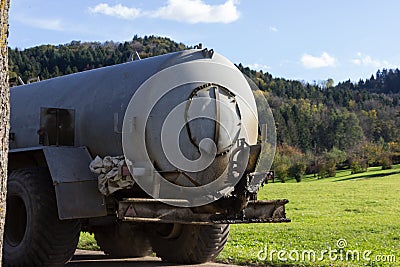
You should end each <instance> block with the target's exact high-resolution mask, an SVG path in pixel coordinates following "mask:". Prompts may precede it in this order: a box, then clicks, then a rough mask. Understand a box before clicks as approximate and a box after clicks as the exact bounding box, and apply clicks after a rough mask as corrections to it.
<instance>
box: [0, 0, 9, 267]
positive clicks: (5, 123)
mask: <svg viewBox="0 0 400 267" xmlns="http://www.w3.org/2000/svg"><path fill="white" fill-rule="evenodd" d="M9 6H10V0H1V11H0V31H1V40H0V54H1V58H0V266H1V265H2V254H3V253H2V251H3V232H4V222H5V214H6V196H7V159H8V131H9V128H10V124H9V118H10V102H9V89H8V42H7V39H8V9H9Z"/></svg>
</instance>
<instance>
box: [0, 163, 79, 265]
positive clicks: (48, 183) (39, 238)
mask: <svg viewBox="0 0 400 267" xmlns="http://www.w3.org/2000/svg"><path fill="white" fill-rule="evenodd" d="M79 233H80V222H79V220H60V219H59V218H58V211H57V204H56V199H55V191H54V186H53V184H52V180H51V177H50V174H49V172H48V171H47V170H45V169H21V170H16V171H13V172H12V173H11V174H10V175H9V177H8V184H7V213H6V222H5V229H4V247H3V264H4V265H3V266H7V267H14V266H15V267H17V266H18V267H28V266H29V267H39V266H63V265H64V263H66V262H67V261H69V260H70V259H71V257H72V255H73V254H74V251H75V249H76V245H77V244H78V240H79Z"/></svg>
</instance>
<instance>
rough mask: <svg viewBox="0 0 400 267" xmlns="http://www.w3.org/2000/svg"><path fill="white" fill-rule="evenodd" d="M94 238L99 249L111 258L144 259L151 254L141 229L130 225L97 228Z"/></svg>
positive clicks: (146, 238)
mask: <svg viewBox="0 0 400 267" xmlns="http://www.w3.org/2000/svg"><path fill="white" fill-rule="evenodd" d="M94 237H95V239H96V242H97V245H98V246H99V247H100V249H101V250H102V251H104V253H105V254H107V255H110V256H111V257H113V258H136V257H144V256H149V255H151V253H152V250H151V245H150V240H149V239H148V237H147V235H146V234H145V232H144V230H143V228H142V227H140V226H137V225H133V224H130V223H116V224H114V225H110V226H102V227H97V228H95V230H94Z"/></svg>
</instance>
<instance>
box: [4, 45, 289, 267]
mask: <svg viewBox="0 0 400 267" xmlns="http://www.w3.org/2000/svg"><path fill="white" fill-rule="evenodd" d="M10 91H11V100H10V101H11V128H10V150H9V166H8V169H9V174H8V185H7V189H8V194H7V215H6V224H5V234H4V250H3V261H4V265H5V266H10V267H11V266H19V267H22V266H29V267H32V266H37V267H39V266H54V265H60V264H64V263H66V262H68V261H69V260H70V259H71V257H72V256H73V254H74V251H75V249H76V246H77V243H78V240H79V235H80V232H81V231H87V232H90V233H94V236H95V239H96V241H97V243H98V245H99V246H100V248H101V249H102V250H103V251H104V252H105V253H106V254H109V255H110V256H112V257H141V256H145V255H149V254H150V253H152V252H153V251H154V252H155V253H156V254H157V256H159V257H161V258H162V259H163V260H165V261H170V262H176V263H183V264H188V263H202V262H206V261H210V260H213V259H215V257H216V256H217V255H218V254H219V253H220V252H221V251H222V249H223V247H224V245H225V243H226V242H227V239H228V234H229V225H230V224H236V223H275V222H288V221H290V220H289V219H288V218H286V216H285V204H286V203H287V202H288V201H287V200H284V199H283V200H257V192H258V189H259V187H260V186H261V185H262V184H263V183H266V182H267V181H266V179H265V177H266V174H265V173H260V172H255V168H256V164H257V161H258V159H259V157H260V151H261V145H260V140H259V139H260V138H259V135H258V133H259V126H258V117H257V108H256V103H255V99H254V97H253V94H252V91H251V88H250V85H249V83H248V82H247V81H246V79H245V77H244V76H243V74H242V73H241V72H240V71H239V70H238V69H237V68H236V66H235V65H234V64H232V63H231V62H230V61H229V60H227V59H226V58H225V57H223V56H221V55H220V54H218V53H214V51H213V50H208V49H190V50H186V51H181V52H175V53H170V54H166V55H162V56H156V57H152V58H147V59H141V60H135V61H132V62H128V63H124V64H119V65H114V66H110V67H104V68H99V69H94V70H89V71H84V72H81V73H76V74H71V75H66V76H62V77H57V78H53V79H49V80H44V81H40V82H35V83H31V84H27V85H22V86H16V87H12V88H11V90H10Z"/></svg>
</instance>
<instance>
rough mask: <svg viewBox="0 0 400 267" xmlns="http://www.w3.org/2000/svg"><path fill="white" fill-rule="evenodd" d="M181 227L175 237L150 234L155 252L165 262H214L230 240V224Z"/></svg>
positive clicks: (157, 232)
mask: <svg viewBox="0 0 400 267" xmlns="http://www.w3.org/2000/svg"><path fill="white" fill-rule="evenodd" d="M175 226H176V225H175ZM179 227H180V228H181V229H180V230H179V233H176V234H174V236H173V237H165V236H164V237H163V236H162V235H161V234H160V233H159V231H157V230H156V231H152V233H150V236H151V238H150V241H151V245H152V247H153V251H154V252H155V253H156V254H157V256H158V257H160V258H161V259H162V260H164V261H168V262H175V263H184V264H193V263H204V262H208V261H212V260H214V259H215V258H216V257H217V256H218V254H219V253H220V252H221V251H222V249H223V248H224V246H225V244H226V242H227V240H228V235H229V224H216V225H179Z"/></svg>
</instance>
